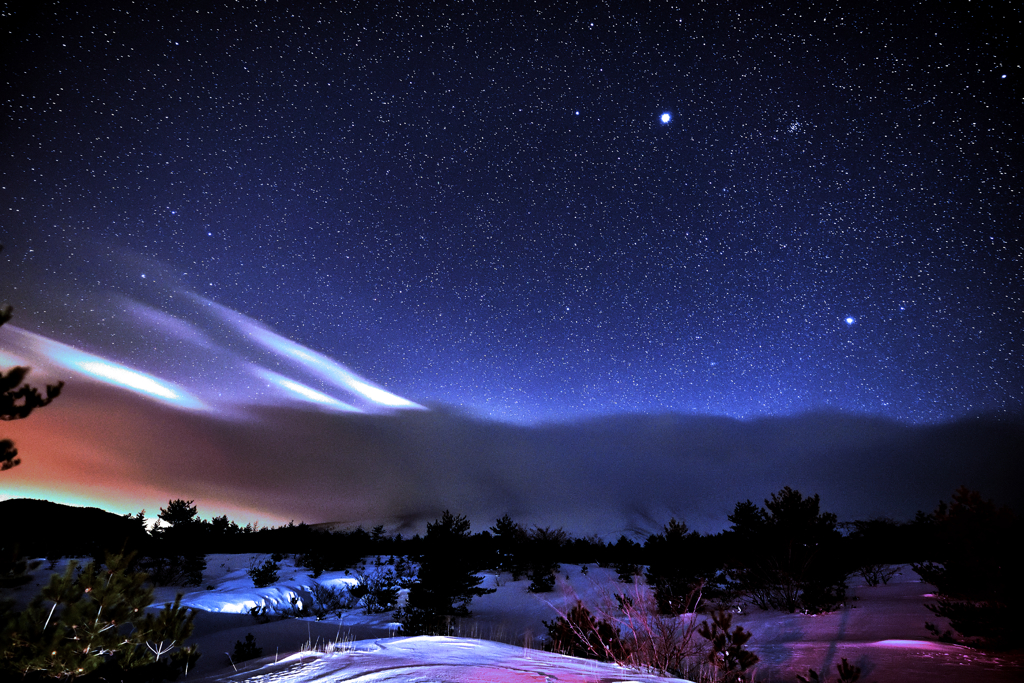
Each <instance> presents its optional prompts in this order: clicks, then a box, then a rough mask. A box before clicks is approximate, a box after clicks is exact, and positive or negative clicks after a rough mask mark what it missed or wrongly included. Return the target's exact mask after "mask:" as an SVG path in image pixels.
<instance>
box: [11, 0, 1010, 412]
mask: <svg viewBox="0 0 1024 683" xmlns="http://www.w3.org/2000/svg"><path fill="white" fill-rule="evenodd" d="M80 5H81V4H80ZM505 5H506V4H505V3H497V4H496V5H487V4H484V5H474V4H471V3H454V2H453V3H430V2H412V3H394V4H392V3H366V2H346V3H329V2H323V3H287V2H273V1H271V2H261V3H248V2H218V3H207V4H204V5H202V6H193V5H188V4H185V5H176V4H174V3H157V4H152V3H148V4H147V3H142V4H141V5H140V4H138V3H123V2H116V1H115V2H112V3H98V2H88V3H85V4H84V5H81V8H80V9H76V10H74V11H69V9H68V7H67V6H65V5H63V4H60V3H48V2H40V3H34V4H33V6H32V7H30V8H27V9H25V10H22V9H17V10H13V9H8V10H7V11H6V12H7V16H5V17H4V19H3V21H4V24H5V26H6V28H5V33H4V35H5V39H4V41H3V42H4V43H5V46H4V48H3V49H4V52H5V55H4V62H5V64H7V67H6V68H5V70H4V76H3V85H2V88H3V90H2V98H0V99H2V101H0V107H2V120H3V121H4V122H5V123H4V124H3V127H2V140H0V144H2V152H3V156H2V160H0V210H2V213H3V216H2V224H0V242H2V243H3V244H4V245H5V247H6V250H5V252H4V253H3V256H4V257H5V259H4V260H5V262H4V263H2V264H0V268H2V270H3V282H4V283H5V285H4V286H3V290H2V292H0V294H2V296H0V298H3V299H5V300H9V301H11V302H12V303H13V304H15V306H16V307H17V309H18V312H17V315H18V318H17V321H18V324H19V325H23V326H25V327H27V328H29V329H31V330H32V331H34V332H38V333H43V334H48V335H50V336H52V337H54V338H57V339H60V340H61V341H63V342H66V343H68V344H74V345H77V346H82V347H84V348H88V349H90V350H91V351H94V352H104V353H105V354H106V355H108V356H113V357H116V358H118V359H119V360H121V361H123V362H126V363H131V362H135V363H142V364H145V363H144V362H143V360H142V359H150V360H149V361H148V362H157V361H153V360H152V358H153V357H154V356H161V355H162V356H165V357H166V356H167V355H168V353H169V352H167V351H160V352H159V353H155V354H154V349H152V348H140V347H138V346H133V345H131V344H127V343H124V342H123V341H122V340H123V337H122V336H121V335H119V334H118V329H119V327H118V326H120V325H124V324H129V323H136V324H137V323H139V321H138V320H127V321H126V318H130V317H131V316H130V312H131V311H132V310H137V309H136V308H133V306H132V305H131V302H132V301H143V302H145V303H146V305H147V306H151V307H157V308H166V307H167V305H168V297H171V296H173V294H168V292H173V291H174V290H175V288H177V289H178V291H181V290H188V291H190V292H193V293H195V295H196V296H201V297H204V298H206V299H209V300H212V301H215V302H216V303H217V304H219V305H221V306H223V307H226V308H229V309H232V310H234V311H237V312H239V313H240V314H243V315H245V316H248V317H251V318H253V319H255V320H258V321H259V322H261V323H263V324H264V325H266V326H268V327H270V328H272V329H273V330H275V331H276V332H277V333H279V334H280V335H282V336H283V337H286V338H288V339H291V340H294V341H295V342H296V343H299V344H302V345H304V346H306V347H309V348H312V349H316V350H317V351H318V352H320V353H322V354H325V355H326V356H328V357H330V358H333V359H335V360H337V361H339V362H341V363H344V364H345V365H346V366H348V367H351V368H352V369H353V370H354V371H355V372H357V373H359V374H360V375H361V376H363V377H367V378H369V379H371V380H372V381H374V382H376V383H378V384H380V385H381V386H383V387H386V388H387V389H388V390H389V391H392V392H394V393H395V394H398V395H400V396H403V397H407V398H408V399H409V400H411V401H415V402H417V403H420V404H424V405H436V404H449V405H454V406H458V407H461V408H463V409H465V410H467V411H469V412H471V413H474V414H478V415H483V416H486V417H491V418H495V419H500V420H510V421H516V422H536V421H546V420H561V419H571V418H579V417H584V416H594V415H602V414H610V413H620V412H645V413H656V412H662V411H675V412H682V413H697V414H711V415H726V416H734V417H753V416H758V415H786V414H793V413H798V412H802V411H807V410H815V409H823V408H827V409H836V410H843V411H850V412H855V413H868V414H873V415H880V416H886V417H891V418H896V419H899V420H905V421H909V422H934V421H942V420H949V419H953V418H957V417H961V416H964V415H967V414H972V413H980V412H997V413H1020V411H1021V410H1022V407H1024V401H1022V393H1024V389H1022V384H1024V383H1022V377H1024V372H1022V359H1021V352H1022V348H1021V346H1022V340H1021V332H1020V330H1021V329H1024V301H1022V293H1024V268H1022V252H1024V250H1022V243H1021V237H1020V230H1019V228H1020V217H1021V214H1020V204H1021V197H1020V186H1019V180H1018V179H1019V178H1020V174H1021V167H1020V153H1021V139H1020V126H1019V116H1020V107H1021V102H1022V97H1021V90H1020V85H1019V83H1020V79H1021V75H1022V74H1021V67H1020V64H1019V60H1014V59H1011V58H1010V56H1009V53H1010V51H1011V48H1012V45H1013V43H1014V42H1015V41H1014V40H1013V37H1012V36H1011V35H1010V31H1012V30H1013V29H1012V27H1013V26H1014V25H1019V24H1015V22H1018V21H1019V17H1018V16H1017V15H1018V14H1019V12H1018V11H1015V10H1012V9H1011V6H1010V4H1009V3H1006V4H999V3H996V4H991V5H986V6H985V7H983V8H982V7H978V8H974V9H973V10H959V9H954V8H953V7H952V6H950V5H949V4H948V3H940V2H937V1H926V2H923V3H915V4H914V5H913V6H907V7H903V6H901V5H900V4H898V3H897V4H895V5H893V4H890V5H878V6H870V5H864V3H852V2H849V3H848V2H839V3H835V2H832V3H811V2H807V3H804V2H801V3H796V4H792V3H790V4H788V5H786V6H785V7H782V6H781V5H780V6H778V7H777V8H771V7H760V6H751V5H747V4H744V3H682V4H680V5H676V4H673V3H660V2H655V3H650V4H649V5H647V6H645V7H644V8H643V9H635V8H634V6H632V5H623V6H622V7H621V8H619V9H615V8H614V7H613V8H608V7H605V6H604V5H594V4H592V3H574V2H551V3H526V4H521V5H520V4H516V3H508V5H509V6H505ZM512 5H515V6H514V7H512ZM76 7H79V5H76ZM111 293H116V294H117V296H116V297H115V296H111ZM104 297H106V298H104ZM97 301H100V302H101V304H97V303H96V302H97ZM119 302H120V303H119ZM170 355H173V354H172V353H171V354H170Z"/></svg>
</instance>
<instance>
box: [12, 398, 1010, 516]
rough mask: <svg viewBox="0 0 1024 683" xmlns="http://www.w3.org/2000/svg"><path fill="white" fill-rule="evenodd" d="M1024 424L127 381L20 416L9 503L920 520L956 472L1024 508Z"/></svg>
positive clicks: (299, 511) (955, 480)
mask: <svg viewBox="0 0 1024 683" xmlns="http://www.w3.org/2000/svg"><path fill="white" fill-rule="evenodd" d="M1022 425H1024V423H1022V422H1021V421H1020V420H1016V421H1013V420H1006V419H997V418H990V417H978V418H972V419H967V420H963V421H959V422H956V423H950V424H943V425H934V426H908V425H904V424H900V423H897V422H893V421H890V420H885V419H879V418H872V417H864V416H853V415H848V414H837V413H812V414H806V415H801V416H796V417H783V418H764V419H759V420H753V421H738V420H733V419H728V418H717V417H690V416H680V415H660V416H636V415H632V416H619V417H610V418H602V419H594V420H589V421H586V422H580V423H573V424H552V425H542V426H533V427H526V426H516V425H508V424H500V423H494V422H486V421H481V420H478V419H474V418H471V417H467V416H464V415H460V414H455V413H452V412H449V411H446V410H445V409H443V408H435V409H433V410H429V411H419V410H416V411H405V412H398V413H395V414H391V415H369V414H353V413H339V412H332V411H325V410H318V409H316V408H313V407H310V408H305V407H301V406H293V407H287V408H283V407H272V406H256V407H251V408H250V409H249V411H248V413H247V417H246V418H245V419H237V418H236V419H230V420H227V419H223V418H222V417H219V416H217V415H214V414H209V413H204V412H202V411H198V412H196V411H185V410H179V409H175V408H173V407H169V406H166V405H164V404H161V403H158V402H154V401H149V400H146V399H145V398H143V397H140V396H138V395H136V394H131V393H128V392H125V391H121V390H118V389H117V388H114V387H111V386H108V385H103V384H98V383H93V382H74V383H69V384H68V386H67V388H66V389H65V393H64V395H62V396H61V398H60V400H59V401H58V402H55V403H54V404H53V405H52V406H49V407H48V408H45V409H43V410H40V411H37V412H36V413H35V414H33V415H32V416H31V417H30V418H29V419H27V420H23V421H20V422H11V423H7V424H5V430H4V431H5V435H6V436H10V437H11V438H14V439H15V440H16V443H17V446H18V448H19V449H20V451H21V453H22V456H23V459H24V464H22V465H21V466H19V467H18V468H16V469H14V470H11V471H9V472H6V473H4V474H3V475H2V479H0V493H2V494H4V495H5V496H8V497H10V496H21V495H34V496H46V497H50V498H51V499H54V500H59V501H64V500H71V501H73V500H76V497H78V498H77V499H81V498H83V497H84V498H87V499H89V500H92V501H96V502H100V503H104V502H105V503H106V504H107V507H109V508H111V509H115V510H121V511H128V510H132V509H135V510H137V509H139V508H140V507H146V508H147V509H148V510H149V513H150V514H153V513H155V512H156V508H157V507H158V506H160V505H166V502H167V500H168V499H169V498H179V497H181V498H186V499H195V501H196V503H197V504H198V505H199V507H200V512H201V514H204V516H209V515H211V514H213V513H214V512H220V511H226V512H228V514H229V516H232V517H233V518H235V519H238V520H239V521H241V522H243V523H244V522H245V521H247V520H251V519H253V518H257V517H258V518H259V519H260V520H263V521H274V520H290V519H294V520H295V521H296V522H298V521H305V522H307V523H320V522H342V523H348V524H355V523H362V524H373V523H383V524H386V525H387V526H388V528H389V529H391V530H395V529H402V530H422V528H423V526H424V525H425V523H426V522H427V521H430V520H433V519H434V518H436V517H437V516H438V515H439V513H440V512H441V511H442V510H444V509H446V508H447V509H451V510H453V511H457V512H460V513H463V514H466V515H467V516H469V517H470V519H471V520H472V521H473V524H474V529H475V530H480V529H483V528H484V527H485V526H489V525H491V524H493V522H494V520H495V519H496V518H497V517H500V516H501V515H503V514H505V513H509V514H511V515H512V516H513V518H515V519H517V520H519V521H522V522H524V523H527V524H538V525H542V526H544V525H555V526H565V527H566V528H567V529H569V530H570V531H572V532H573V533H576V534H589V533H598V534H602V535H616V534H619V533H646V532H650V531H653V530H656V529H658V528H660V526H661V525H662V524H664V523H665V522H667V521H668V519H669V518H670V517H673V516H674V517H676V518H678V519H685V520H686V521H687V523H688V524H689V525H690V526H691V528H696V529H699V530H702V531H718V530H721V529H723V528H725V527H726V526H727V524H728V522H727V520H726V516H727V515H728V514H729V513H730V512H731V511H732V509H733V507H734V506H735V504H736V503H737V502H738V501H741V500H746V499H748V498H749V499H752V500H754V501H756V502H761V501H762V500H763V499H764V498H765V497H767V496H769V495H770V494H771V493H772V492H774V491H777V490H778V489H780V488H781V487H783V486H786V485H788V486H792V487H794V488H797V489H799V490H800V491H801V492H803V493H805V494H812V493H819V494H820V495H821V498H822V504H823V507H824V508H825V509H826V510H829V511H832V512H835V513H837V514H838V516H839V518H840V520H852V519H866V518H873V517H879V516H887V517H892V518H894V519H900V520H905V519H909V518H912V517H913V515H914V513H915V512H916V511H917V510H921V509H923V510H928V511H930V510H932V509H934V507H935V506H936V504H937V503H938V501H939V500H940V499H947V500H948V499H949V497H950V495H951V494H952V492H953V491H954V490H955V488H956V487H957V486H959V485H967V486H969V487H971V488H976V489H979V490H980V491H981V492H982V493H983V494H984V495H985V496H986V497H989V498H994V499H996V501H997V502H999V503H1003V504H1011V505H1013V506H1015V507H1016V508H1017V509H1018V511H1020V509H1021V494H1020V487H1019V483H1020V481H1022V476H1021V475H1022V466H1021V454H1022V453H1024V426H1022Z"/></svg>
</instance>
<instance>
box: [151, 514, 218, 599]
mask: <svg viewBox="0 0 1024 683" xmlns="http://www.w3.org/2000/svg"><path fill="white" fill-rule="evenodd" d="M193 503H194V501H191V500H189V501H186V500H182V499H180V498H179V499H177V500H171V501H168V502H167V507H166V508H160V514H159V515H157V516H158V517H159V518H160V519H161V520H162V521H163V522H164V523H165V524H166V526H158V527H157V528H156V529H154V530H153V536H154V543H155V549H154V551H153V552H152V553H150V555H149V557H147V558H146V559H145V560H144V562H143V567H144V568H145V569H146V571H148V572H149V573H150V575H151V576H152V578H153V581H154V582H156V583H159V584H164V585H169V584H180V585H183V586H198V585H199V584H200V583H202V581H203V571H204V570H205V569H206V556H205V555H204V554H203V552H202V548H203V546H204V545H205V535H206V527H207V525H206V523H204V522H203V521H202V520H201V519H200V518H199V511H198V509H197V508H196V506H195V505H193Z"/></svg>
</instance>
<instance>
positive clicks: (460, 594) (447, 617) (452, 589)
mask: <svg viewBox="0 0 1024 683" xmlns="http://www.w3.org/2000/svg"><path fill="white" fill-rule="evenodd" d="M479 569H480V567H478V566H477V563H476V562H475V561H474V558H473V553H472V547H471V539H470V535H469V520H468V519H466V518H465V517H463V516H462V515H453V514H452V513H451V512H449V511H448V510H445V511H444V513H443V514H442V516H441V519H439V520H437V521H436V522H434V523H433V524H428V525H427V535H426V538H425V539H424V553H423V558H422V560H421V562H420V570H419V575H418V578H417V581H416V583H414V584H413V585H412V587H411V588H410V590H409V599H408V603H407V604H406V606H405V607H403V608H402V609H401V610H400V611H399V614H398V615H397V616H398V620H399V622H401V624H402V631H403V632H404V633H406V634H407V635H441V634H447V633H449V632H450V630H451V622H452V619H453V618H456V617H468V616H470V611H469V603H470V601H471V600H472V599H473V598H474V597H476V596H480V595H486V594H487V593H493V592H494V589H485V588H480V583H481V582H482V581H483V579H482V578H481V577H479V576H477V575H476V573H477V571H479Z"/></svg>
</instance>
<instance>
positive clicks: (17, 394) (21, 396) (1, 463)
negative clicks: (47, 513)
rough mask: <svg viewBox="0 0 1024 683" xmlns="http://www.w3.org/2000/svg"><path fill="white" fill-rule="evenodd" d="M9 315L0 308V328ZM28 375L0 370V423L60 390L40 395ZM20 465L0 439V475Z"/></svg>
mask: <svg viewBox="0 0 1024 683" xmlns="http://www.w3.org/2000/svg"><path fill="white" fill-rule="evenodd" d="M2 250H3V246H0V251H2ZM13 312H14V309H13V308H12V307H10V306H3V307H0V326H2V325H3V324H4V323H6V322H8V321H9V320H10V319H11V316H12V315H13ZM28 372H29V369H28V368H26V367H23V366H20V365H19V366H15V367H13V368H11V369H10V370H8V371H7V372H3V371H2V370H0V420H21V419H24V418H26V417H28V416H29V415H30V414H31V413H32V411H33V410H35V409H36V408H42V407H43V406H47V405H49V404H50V402H51V401H53V399H55V398H57V396H59V395H60V391H61V389H63V388H64V382H58V383H57V384H47V385H46V395H45V396H43V394H41V393H40V392H39V390H38V389H36V388H35V387H33V386H29V385H28V384H25V383H24V381H25V376H26V375H28ZM20 462H21V459H20V458H19V457H18V449H17V448H15V447H14V442H13V441H11V440H10V439H0V472H2V471H4V470H9V469H11V468H12V467H14V466H15V465H17V464H19V463H20Z"/></svg>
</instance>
